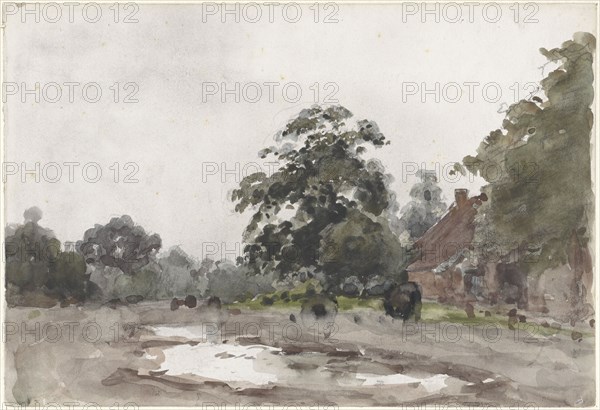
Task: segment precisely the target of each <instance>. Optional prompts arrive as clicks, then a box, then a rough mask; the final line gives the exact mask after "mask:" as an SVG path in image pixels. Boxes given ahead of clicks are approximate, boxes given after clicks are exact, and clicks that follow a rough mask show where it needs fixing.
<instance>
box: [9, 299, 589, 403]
mask: <svg viewBox="0 0 600 410" xmlns="http://www.w3.org/2000/svg"><path fill="white" fill-rule="evenodd" d="M290 314H293V315H294V316H292V317H291V316H290ZM424 319H425V322H421V323H418V324H415V323H405V324H403V323H402V322H399V321H394V320H392V319H390V318H389V317H385V316H383V314H382V312H379V311H374V310H353V311H349V312H341V313H339V314H338V315H337V317H336V318H335V324H334V325H331V324H327V323H313V324H311V323H307V322H303V320H302V318H301V317H299V315H298V312H297V311H294V310H287V311H286V310H282V309H272V310H268V309H267V310H262V311H250V310H242V311H240V312H237V311H235V310H233V311H228V310H225V309H224V310H222V311H209V310H207V309H203V308H198V309H187V308H182V309H180V310H177V311H173V312H172V311H170V310H169V306H168V302H165V303H142V304H139V305H135V306H133V305H131V306H123V307H118V308H117V309H110V308H108V307H97V308H89V307H84V308H77V307H70V308H63V309H61V308H53V309H30V308H16V309H10V310H9V311H8V312H7V318H6V324H5V326H4V334H3V335H4V339H3V340H4V341H5V344H4V347H5V359H6V360H5V363H4V366H5V394H6V396H5V398H4V402H5V403H12V402H18V403H21V404H29V405H35V404H41V405H44V404H48V403H56V404H58V405H60V406H61V407H62V406H66V407H68V403H73V402H76V403H82V404H83V403H97V404H99V405H105V406H113V407H115V406H119V407H118V408H123V409H125V408H130V406H135V405H138V406H142V405H154V406H156V405H164V406H166V405H178V406H192V405H193V406H203V407H204V408H213V406H218V407H219V409H222V408H227V407H228V406H235V405H249V404H254V405H259V406H267V405H272V404H275V405H281V406H288V405H304V406H312V407H313V408H317V407H318V408H322V407H323V408H324V407H332V406H335V405H337V406H367V405H368V406H399V405H400V404H404V405H406V406H409V405H410V406H413V405H421V404H434V403H437V404H442V403H443V404H460V405H461V406H466V405H483V404H494V405H502V406H519V407H520V406H529V407H543V406H575V407H579V406H592V405H593V404H594V403H595V392H594V377H595V376H594V375H595V367H594V365H595V357H594V343H595V340H594V337H593V334H592V332H593V331H594V330H593V329H591V328H588V332H587V333H584V334H583V337H582V338H581V339H580V340H579V339H578V340H573V338H572V336H571V334H570V332H565V331H558V330H556V331H552V328H551V329H550V331H548V330H547V329H546V330H545V332H543V333H540V332H537V331H534V330H531V329H530V331H528V330H527V329H523V328H518V329H517V330H509V329H508V328H507V327H506V324H505V323H498V324H497V325H495V324H493V323H490V322H488V323H486V324H484V325H481V324H480V325H465V324H458V323H450V322H439V323H434V322H431V321H427V318H426V317H425V318H424ZM294 320H295V321H294ZM532 329H533V328H532Z"/></svg>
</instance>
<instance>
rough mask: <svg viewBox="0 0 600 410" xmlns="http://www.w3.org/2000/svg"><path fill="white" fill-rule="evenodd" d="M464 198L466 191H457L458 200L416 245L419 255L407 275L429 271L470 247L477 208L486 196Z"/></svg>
mask: <svg viewBox="0 0 600 410" xmlns="http://www.w3.org/2000/svg"><path fill="white" fill-rule="evenodd" d="M458 191H461V192H458ZM466 195H467V191H466V190H457V193H456V199H457V201H456V202H455V203H454V204H452V205H451V206H450V208H449V209H448V212H446V214H445V215H444V216H443V217H442V219H440V220H439V221H438V222H437V223H436V224H435V225H433V226H432V227H431V228H429V229H428V230H427V232H425V233H424V234H423V236H421V237H420V238H419V239H418V240H417V242H415V245H414V247H415V248H417V250H418V251H419V252H418V253H420V256H418V259H417V260H416V261H415V262H413V263H412V264H411V265H410V266H409V267H408V268H407V270H408V271H409V272H419V271H430V270H432V269H434V268H436V267H437V266H438V265H440V264H441V263H442V262H445V261H447V260H448V259H450V258H452V257H453V256H454V255H456V254H457V253H458V252H460V251H462V250H463V249H466V248H469V246H470V245H471V244H472V242H473V236H474V234H475V223H474V221H475V215H477V209H476V206H478V205H481V201H485V200H487V197H485V194H482V195H481V196H477V197H472V198H469V199H467V196H466Z"/></svg>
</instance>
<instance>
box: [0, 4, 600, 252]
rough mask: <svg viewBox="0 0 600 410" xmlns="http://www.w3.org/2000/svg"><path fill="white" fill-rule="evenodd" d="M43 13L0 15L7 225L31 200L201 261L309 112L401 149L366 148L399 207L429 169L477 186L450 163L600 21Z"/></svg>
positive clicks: (63, 222) (484, 14)
mask: <svg viewBox="0 0 600 410" xmlns="http://www.w3.org/2000/svg"><path fill="white" fill-rule="evenodd" d="M32 7H33V6H32ZM38 7H40V8H39V9H38V10H35V9H33V8H32V10H33V11H32V12H31V13H30V14H28V13H25V12H24V11H23V10H22V8H16V7H14V8H9V9H6V10H4V11H5V12H4V19H5V25H6V28H5V38H4V41H5V42H4V54H3V58H4V88H3V98H4V99H5V101H6V104H5V132H4V135H5V141H4V144H5V147H6V149H5V152H4V178H5V180H6V184H5V192H6V195H5V199H6V200H5V221H6V222H7V223H12V222H21V221H22V219H23V217H22V214H23V211H24V209H25V208H27V207H30V206H33V205H36V206H38V207H40V208H41V209H42V210H43V212H44V217H43V219H42V221H41V222H40V223H41V224H42V225H44V226H46V227H49V228H51V229H53V230H54V231H55V233H56V234H57V236H58V238H59V239H61V240H62V241H67V240H71V241H76V240H78V239H81V238H82V237H83V233H84V231H85V230H86V229H88V228H90V227H93V225H94V224H95V223H106V222H108V221H109V219H110V218H111V217H114V216H120V215H123V214H128V215H130V216H131V217H132V218H133V219H134V220H135V221H136V222H138V223H140V224H141V225H143V226H144V227H145V228H146V229H147V230H148V231H150V232H156V233H159V234H160V235H161V237H162V238H163V243H164V246H166V247H169V246H172V245H177V244H179V245H181V246H182V247H183V248H184V249H185V250H186V251H187V252H189V253H192V254H195V255H197V256H202V254H203V244H206V243H208V242H215V243H219V244H223V243H224V244H225V246H224V248H228V249H231V248H233V247H234V246H235V243H236V242H239V240H240V238H241V232H242V230H243V227H244V224H245V223H246V222H247V221H248V219H249V217H250V214H245V215H239V214H235V213H234V212H233V204H232V203H231V202H230V201H229V200H228V193H229V192H230V191H231V190H232V189H233V188H235V186H236V182H239V180H240V179H241V178H242V177H243V175H244V173H245V172H249V171H250V172H251V171H253V170H256V169H258V168H262V169H263V170H265V171H268V169H269V168H268V167H269V165H268V164H265V163H264V162H263V161H264V160H261V159H259V158H258V156H257V155H256V154H257V152H258V151H259V150H260V149H261V148H263V147H265V146H268V145H271V144H272V138H273V135H274V134H275V133H276V132H277V130H278V129H280V128H281V127H282V126H283V125H284V124H285V123H286V121H287V120H288V119H290V118H291V117H293V116H294V115H296V114H297V113H298V112H299V111H300V110H301V109H303V108H306V107H309V106H311V105H312V104H314V103H322V104H323V103H335V102H337V103H339V104H342V105H343V106H345V107H346V108H348V109H349V110H350V111H352V112H353V113H354V115H355V117H356V119H357V120H360V119H365V118H366V119H370V120H374V121H376V122H377V123H378V124H379V127H380V129H381V131H382V132H383V133H384V134H385V135H386V136H387V138H388V139H389V140H390V141H391V145H389V146H386V147H385V148H383V149H381V150H378V151H377V152H368V155H374V156H376V157H377V158H380V159H381V161H382V162H383V164H384V165H385V167H386V169H387V171H388V172H389V173H391V174H393V175H394V177H395V182H394V184H393V189H394V190H395V191H396V193H397V195H398V200H399V203H400V205H401V206H402V205H404V204H405V203H406V202H407V201H408V192H409V190H410V186H411V185H412V183H414V182H415V177H414V172H415V170H416V169H417V168H422V167H426V168H427V169H434V170H435V169H438V170H439V171H440V173H439V176H440V179H441V180H442V181H441V186H442V188H443V189H444V192H445V196H446V198H447V202H448V203H450V202H451V201H452V197H453V189H454V188H463V187H466V188H469V189H471V190H472V192H477V190H478V189H479V187H480V186H481V181H480V180H478V179H469V178H466V177H465V178H461V179H460V180H458V181H449V180H448V178H447V170H448V169H449V168H448V164H452V163H454V162H455V161H460V160H461V159H462V158H463V157H464V156H465V155H467V154H474V152H475V149H476V148H477V146H478V144H479V142H480V141H481V140H482V138H483V137H484V136H486V135H487V134H488V133H489V131H491V130H493V129H496V128H499V127H500V125H501V122H502V119H503V114H502V113H501V111H502V110H503V108H504V107H506V104H510V103H512V102H514V101H515V100H516V99H519V98H526V97H527V96H528V94H529V91H531V90H532V84H531V83H535V82H537V81H539V80H540V79H541V78H542V76H543V75H545V74H547V72H548V70H549V69H551V68H552V67H549V66H548V67H545V69H544V71H542V69H541V68H540V67H541V66H542V65H543V64H544V63H545V59H544V57H543V56H541V55H540V54H539V52H538V50H539V48H540V47H546V48H553V47H557V46H560V44H561V43H562V42H563V41H565V40H568V39H570V38H571V37H572V35H573V33H574V32H576V31H589V32H592V33H595V27H596V9H595V6H593V5H592V4H587V5H586V4H568V5H560V4H540V5H539V6H537V7H533V6H531V5H530V6H526V5H524V4H520V5H517V6H515V5H510V4H506V5H503V6H502V8H501V9H498V8H496V7H487V8H484V7H483V6H482V5H478V6H473V7H471V8H469V7H467V6H458V5H454V6H446V7H443V6H441V5H438V6H433V5H430V6H429V7H430V9H429V11H430V12H429V13H425V11H426V10H422V6H420V3H419V4H416V3H414V4H408V5H406V4H405V5H404V6H402V5H399V4H398V5H392V4H386V5H360V4H354V5H351V4H342V5H339V6H337V7H333V6H331V5H330V6H327V7H325V6H323V5H321V6H319V7H317V8H316V7H314V6H312V8H311V6H310V5H304V6H302V7H301V15H300V14H298V10H297V8H295V7H291V6H290V7H287V8H284V7H282V6H281V5H280V6H265V5H262V6H259V7H256V6H247V7H246V8H242V7H241V6H238V7H237V9H236V8H235V6H230V8H229V9H228V10H230V11H231V12H230V13H229V14H227V13H224V11H226V10H224V9H223V8H222V7H221V6H219V5H217V4H209V5H205V6H204V7H203V6H201V5H177V6H176V5H169V6H167V5H150V4H141V5H139V8H134V7H129V8H125V6H124V5H121V6H120V7H119V10H118V14H117V13H116V12H117V10H116V9H115V7H114V6H113V8H109V6H108V5H107V6H106V7H103V8H102V9H101V14H97V13H98V10H96V9H93V8H88V9H85V10H83V9H82V7H81V6H79V7H76V8H74V9H72V10H69V9H68V8H67V7H66V6H62V7H64V8H62V9H61V10H56V9H51V8H46V9H44V8H42V6H40V5H38ZM434 7H437V9H436V8H434ZM258 10H260V14H258ZM30 11H31V10H30ZM35 13H39V22H36V21H35V19H36V17H38V16H36V14H35ZM236 19H237V20H238V21H236ZM124 20H128V21H131V22H129V23H127V22H125V21H124ZM136 20H137V22H136ZM223 20H225V21H224V22H223ZM436 20H437V21H436ZM53 21H54V22H53ZM94 21H95V22H94ZM325 21H328V22H325ZM36 83H39V86H37V87H36ZM236 87H237V88H236ZM36 89H37V91H36ZM98 91H100V92H101V95H99V94H97V93H98ZM36 94H37V95H36ZM36 98H39V102H38V101H36ZM236 100H237V101H236ZM36 163H39V167H40V168H39V172H37V175H36V172H35V168H36ZM71 163H74V164H71ZM436 167H438V168H436ZM24 169H28V170H30V171H31V170H34V172H30V173H29V175H26V177H25V180H24V181H23V180H22V177H23V175H24V174H25V172H24ZM58 170H60V174H59V173H58V172H57V171H58ZM98 170H100V171H101V175H100V174H97V172H98ZM227 170H228V171H229V172H225V171H227ZM444 170H446V172H444ZM70 171H71V172H70ZM70 174H72V175H70ZM36 176H37V177H38V178H39V181H36ZM70 179H72V181H70ZM94 181H95V182H94ZM126 181H127V182H126ZM204 249H205V251H204V253H205V255H203V256H207V255H206V252H207V251H206V245H204Z"/></svg>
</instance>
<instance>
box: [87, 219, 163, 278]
mask: <svg viewBox="0 0 600 410" xmlns="http://www.w3.org/2000/svg"><path fill="white" fill-rule="evenodd" d="M161 245H162V241H161V239H160V236H159V235H157V234H153V235H148V234H147V233H146V231H145V230H144V228H142V227H141V226H139V225H136V224H135V223H134V222H133V220H132V219H131V217H130V216H128V215H123V216H121V217H119V218H112V219H111V220H110V222H109V223H107V224H106V225H96V226H94V228H91V229H88V230H87V231H86V232H85V234H84V237H83V242H82V243H81V244H80V250H81V252H82V253H83V255H84V256H85V258H86V262H87V263H91V264H95V265H98V266H100V267H113V268H119V269H120V270H121V271H122V272H123V273H125V274H133V273H134V272H137V271H139V270H141V269H142V268H143V267H144V266H145V265H147V264H148V263H150V261H151V260H152V259H153V256H154V255H155V254H156V252H157V251H158V250H159V249H160V247H161Z"/></svg>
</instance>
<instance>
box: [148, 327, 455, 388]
mask: <svg viewBox="0 0 600 410" xmlns="http://www.w3.org/2000/svg"><path fill="white" fill-rule="evenodd" d="M151 330H152V331H153V332H154V333H155V334H156V336H159V337H183V338H187V339H190V340H196V341H198V340H202V342H201V343H198V344H197V345H195V346H190V345H188V344H184V345H178V346H173V347H166V348H164V349H163V354H164V358H165V360H164V361H163V362H162V364H161V368H160V369H159V371H164V370H166V371H167V372H166V374H167V375H171V376H176V375H185V374H192V375H196V376H201V377H206V378H209V379H213V380H219V381H223V382H244V383H251V384H254V385H266V384H269V383H276V382H280V383H285V382H286V381H289V380H290V375H289V373H287V374H283V373H281V372H282V371H284V370H283V369H286V368H287V367H288V365H289V363H287V361H286V359H285V357H284V356H279V355H273V354H271V353H273V352H275V353H277V352H281V349H278V348H274V347H271V346H265V345H249V346H242V345H235V344H223V343H211V342H209V341H207V340H206V336H207V335H206V333H207V332H206V329H205V328H204V327H203V326H186V327H171V326H158V327H152V328H151ZM308 354H309V355H310V356H312V357H315V356H318V357H321V356H322V357H323V361H322V365H321V366H319V369H324V368H325V366H326V364H327V362H328V360H330V359H331V358H330V357H328V356H327V355H324V354H322V353H308ZM278 370H279V373H278ZM285 371H286V372H289V369H288V370H285ZM312 375H313V376H315V381H316V382H318V379H319V371H318V369H316V372H315V373H312ZM353 376H354V382H352V384H353V385H356V386H380V385H403V384H411V383H420V384H421V385H422V386H423V387H424V388H425V390H427V391H428V392H429V393H432V392H437V391H440V390H441V389H443V388H444V387H447V386H446V383H445V382H446V379H447V378H448V377H449V376H448V375H446V374H436V375H432V376H430V377H425V378H418V377H413V376H408V375H405V374H391V375H377V374H370V373H356V374H354V375H353ZM327 377H328V378H329V379H328V380H329V382H330V381H331V379H330V377H331V376H330V375H329V376H327ZM295 378H296V376H295V375H292V378H291V380H294V379H295ZM334 380H335V379H334ZM323 382H326V381H325V380H323ZM340 383H343V382H342V380H338V381H337V382H336V384H338V385H340Z"/></svg>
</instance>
